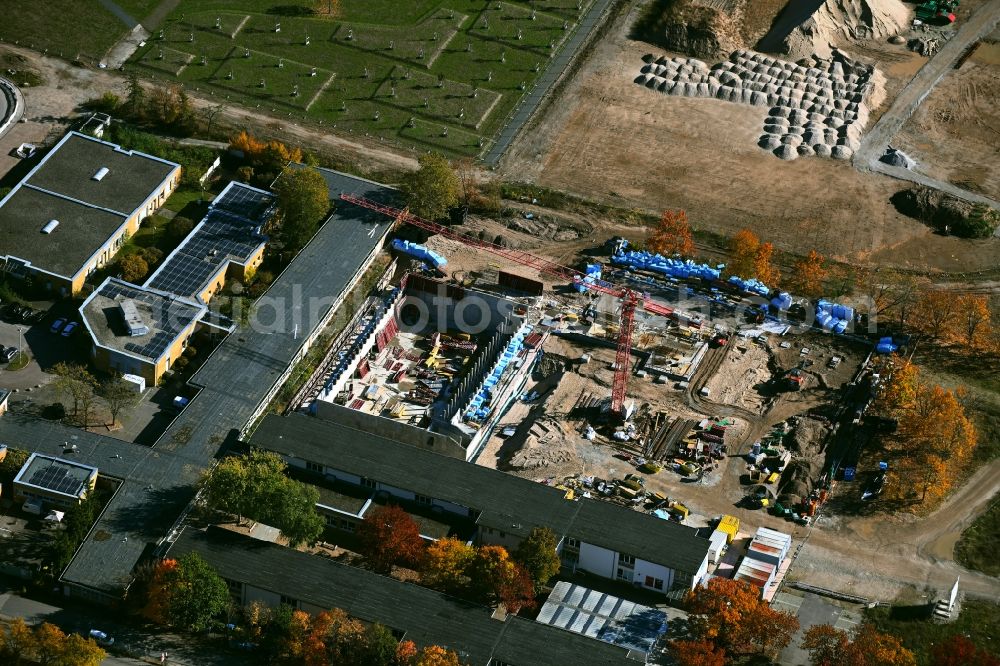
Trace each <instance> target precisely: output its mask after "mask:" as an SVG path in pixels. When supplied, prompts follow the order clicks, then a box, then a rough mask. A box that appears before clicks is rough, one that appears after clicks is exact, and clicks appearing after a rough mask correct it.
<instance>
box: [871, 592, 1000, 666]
mask: <svg viewBox="0 0 1000 666" xmlns="http://www.w3.org/2000/svg"><path fill="white" fill-rule="evenodd" d="M908 610H909V609H890V608H874V609H872V610H869V611H866V613H865V617H866V618H867V619H868V620H869V621H871V622H873V623H874V624H875V626H877V627H878V628H879V630H881V631H883V632H886V633H889V634H893V635H895V636H898V637H899V638H900V639H901V640H902V641H903V645H904V646H905V647H907V648H909V649H910V650H913V652H914V653H915V655H916V657H917V664H918V665H919V666H929V665H930V663H931V661H930V652H931V650H932V649H933V647H934V645H936V644H938V643H941V642H943V641H945V640H947V639H948V638H950V637H951V636H953V635H955V634H962V635H964V636H966V637H967V638H968V639H969V640H971V641H972V642H973V643H974V644H975V645H976V646H977V647H979V648H980V649H983V648H985V649H987V650H990V651H992V652H993V654H997V652H998V650H1000V645H998V644H997V636H1000V606H997V605H996V604H993V603H990V602H988V601H979V600H970V599H966V600H965V601H964V602H963V604H962V613H961V615H959V617H958V619H956V620H955V621H954V622H951V623H949V624H938V623H936V622H932V621H930V620H924V619H905V617H902V616H904V615H907V614H908V613H907V612H906V611H908Z"/></svg>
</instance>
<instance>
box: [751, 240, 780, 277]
mask: <svg viewBox="0 0 1000 666" xmlns="http://www.w3.org/2000/svg"><path fill="white" fill-rule="evenodd" d="M773 256H774V245H772V244H771V243H761V244H760V247H759V248H757V256H755V257H754V260H753V272H754V277H756V278H757V279H758V280H760V281H761V282H763V283H764V284H766V285H767V286H769V287H777V286H778V282H780V281H781V271H779V270H778V267H777V266H775V265H774V264H773V263H771V261H772V258H773Z"/></svg>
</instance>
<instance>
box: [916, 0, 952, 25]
mask: <svg viewBox="0 0 1000 666" xmlns="http://www.w3.org/2000/svg"><path fill="white" fill-rule="evenodd" d="M958 4H959V0H928V1H927V2H925V3H923V4H920V5H917V11H916V16H917V19H919V20H920V21H923V22H924V23H929V22H941V21H947V22H948V23H954V22H955V13H954V12H955V10H956V9H958Z"/></svg>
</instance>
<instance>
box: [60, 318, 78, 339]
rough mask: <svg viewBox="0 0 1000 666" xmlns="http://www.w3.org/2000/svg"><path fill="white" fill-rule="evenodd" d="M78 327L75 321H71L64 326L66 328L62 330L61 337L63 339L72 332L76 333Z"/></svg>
mask: <svg viewBox="0 0 1000 666" xmlns="http://www.w3.org/2000/svg"><path fill="white" fill-rule="evenodd" d="M79 326H80V325H79V324H78V323H76V322H75V321H71V322H70V323H68V324H66V328H64V329H63V330H62V336H63V337H64V338H68V337H69V336H71V335H73V333H74V332H76V329H77V328H78V327H79Z"/></svg>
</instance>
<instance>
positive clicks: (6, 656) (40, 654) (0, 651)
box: [0, 618, 107, 666]
mask: <svg viewBox="0 0 1000 666" xmlns="http://www.w3.org/2000/svg"><path fill="white" fill-rule="evenodd" d="M0 635H2V644H0V658H2V663H3V664H4V665H5V666H8V665H9V666H18V664H27V663H33V664H38V665H39V666H99V664H100V663H101V662H103V661H104V658H105V657H106V656H107V653H106V652H105V651H104V650H102V649H101V647H100V646H99V645H97V643H96V642H95V641H94V640H93V639H92V638H84V637H83V636H80V635H78V634H70V635H68V636H67V635H66V634H65V633H63V631H62V629H60V628H59V627H57V626H55V625H54V624H49V623H48V622H43V623H42V624H40V625H38V626H36V627H35V628H34V629H32V628H29V627H28V626H27V625H26V624H25V623H24V620H22V619H21V618H16V619H14V620H13V621H11V622H10V623H9V625H7V629H6V631H4V632H0Z"/></svg>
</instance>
